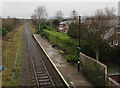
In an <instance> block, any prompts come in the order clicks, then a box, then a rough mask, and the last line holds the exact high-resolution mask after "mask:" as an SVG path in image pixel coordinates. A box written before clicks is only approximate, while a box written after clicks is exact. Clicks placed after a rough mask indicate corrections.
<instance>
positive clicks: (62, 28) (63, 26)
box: [58, 21, 68, 33]
mask: <svg viewBox="0 0 120 88" xmlns="http://www.w3.org/2000/svg"><path fill="white" fill-rule="evenodd" d="M58 31H59V32H64V33H67V31H68V22H67V21H63V22H60V24H59V28H58Z"/></svg>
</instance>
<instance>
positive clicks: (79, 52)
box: [77, 16, 81, 72]
mask: <svg viewBox="0 0 120 88" xmlns="http://www.w3.org/2000/svg"><path fill="white" fill-rule="evenodd" d="M80 28H81V16H79V41H78V42H79V46H78V47H77V48H78V72H79V70H80V49H81V47H80Z"/></svg>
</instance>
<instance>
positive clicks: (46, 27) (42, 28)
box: [36, 25, 52, 34]
mask: <svg viewBox="0 0 120 88" xmlns="http://www.w3.org/2000/svg"><path fill="white" fill-rule="evenodd" d="M36 29H37V30H36V33H37V34H43V33H44V31H43V30H52V28H51V27H50V26H47V25H43V26H40V25H38V26H37V28H36Z"/></svg>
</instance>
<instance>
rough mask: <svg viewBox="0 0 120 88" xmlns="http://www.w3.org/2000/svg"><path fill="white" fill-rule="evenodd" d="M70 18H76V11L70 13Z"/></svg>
mask: <svg viewBox="0 0 120 88" xmlns="http://www.w3.org/2000/svg"><path fill="white" fill-rule="evenodd" d="M71 17H72V19H77V17H78V15H77V11H75V10H73V11H72V12H71Z"/></svg>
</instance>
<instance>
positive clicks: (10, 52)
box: [2, 27, 22, 86]
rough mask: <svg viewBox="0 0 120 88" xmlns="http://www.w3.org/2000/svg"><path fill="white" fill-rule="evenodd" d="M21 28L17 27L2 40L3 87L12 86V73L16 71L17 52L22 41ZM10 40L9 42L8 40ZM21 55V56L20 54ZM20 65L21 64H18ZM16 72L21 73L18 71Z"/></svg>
mask: <svg viewBox="0 0 120 88" xmlns="http://www.w3.org/2000/svg"><path fill="white" fill-rule="evenodd" d="M21 31H22V28H21V27H17V28H16V29H14V30H13V31H11V32H9V33H8V34H7V35H6V36H5V37H4V39H3V40H2V43H3V44H2V45H3V46H2V48H3V54H2V65H3V66H4V70H3V72H2V73H3V75H2V85H3V86H11V85H12V72H13V71H15V70H14V63H15V58H16V52H17V48H18V43H19V40H20V32H21ZM7 38H9V40H8V39H7ZM18 55H19V54H18ZM18 65H19V64H18ZM16 71H19V70H18V69H16Z"/></svg>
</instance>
